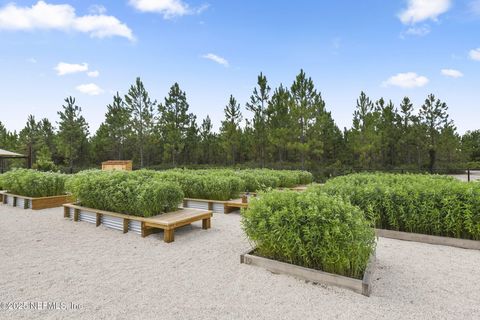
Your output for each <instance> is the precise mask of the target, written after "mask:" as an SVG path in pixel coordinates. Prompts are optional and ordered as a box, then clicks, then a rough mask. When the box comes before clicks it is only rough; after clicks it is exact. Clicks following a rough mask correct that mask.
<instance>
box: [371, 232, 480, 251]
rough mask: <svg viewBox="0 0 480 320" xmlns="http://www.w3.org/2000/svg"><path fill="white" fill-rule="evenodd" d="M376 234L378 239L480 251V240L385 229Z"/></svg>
mask: <svg viewBox="0 0 480 320" xmlns="http://www.w3.org/2000/svg"><path fill="white" fill-rule="evenodd" d="M375 233H376V234H377V236H378V237H382V238H390V239H397V240H404V241H414V242H422V243H428V244H434V245H442V246H450V247H456V248H463V249H473V250H480V241H478V240H468V239H458V238H450V237H439V236H431V235H427V234H419V233H411V232H402V231H394V230H385V229H375Z"/></svg>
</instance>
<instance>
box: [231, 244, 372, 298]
mask: <svg viewBox="0 0 480 320" xmlns="http://www.w3.org/2000/svg"><path fill="white" fill-rule="evenodd" d="M375 260H376V259H375V251H374V252H373V253H372V254H371V255H370V259H369V261H368V264H367V268H366V269H365V272H364V274H363V279H361V280H360V279H355V278H349V277H345V276H340V275H336V274H333V273H328V272H324V271H320V270H316V269H310V268H305V267H301V266H297V265H294V264H290V263H286V262H281V261H277V260H273V259H268V258H264V257H260V256H257V255H255V249H254V250H250V251H248V252H247V253H244V254H242V255H240V263H244V264H249V265H253V266H258V267H262V268H265V269H267V270H268V271H270V272H272V273H275V274H285V275H289V276H292V277H295V278H299V279H302V280H307V281H311V282H313V283H321V284H326V285H333V286H337V287H341V288H345V289H349V290H352V291H354V292H357V293H361V294H363V295H364V296H367V297H368V296H370V293H371V291H372V280H373V273H374V271H375V262H376V261H375Z"/></svg>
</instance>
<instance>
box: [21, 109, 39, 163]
mask: <svg viewBox="0 0 480 320" xmlns="http://www.w3.org/2000/svg"><path fill="white" fill-rule="evenodd" d="M19 138H20V143H22V144H23V146H22V149H23V150H24V153H25V154H27V155H28V161H29V164H28V166H29V167H32V165H33V164H34V163H35V161H36V153H37V151H38V149H39V146H38V140H39V125H38V123H37V122H36V121H35V117H34V116H33V115H29V116H28V119H27V124H26V125H25V128H23V129H22V130H21V131H20V134H19Z"/></svg>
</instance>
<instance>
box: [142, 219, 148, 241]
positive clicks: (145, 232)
mask: <svg viewBox="0 0 480 320" xmlns="http://www.w3.org/2000/svg"><path fill="white" fill-rule="evenodd" d="M141 227H142V238H145V237H146V236H148V234H147V227H146V226H145V222H144V221H142V223H141Z"/></svg>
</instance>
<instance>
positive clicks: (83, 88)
mask: <svg viewBox="0 0 480 320" xmlns="http://www.w3.org/2000/svg"><path fill="white" fill-rule="evenodd" d="M75 89H77V90H78V91H80V92H81V93H84V94H88V95H90V96H98V95H99V94H102V93H103V89H102V88H100V87H99V86H97V85H96V84H95V83H87V84H81V85H78V86H76V87H75Z"/></svg>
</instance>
